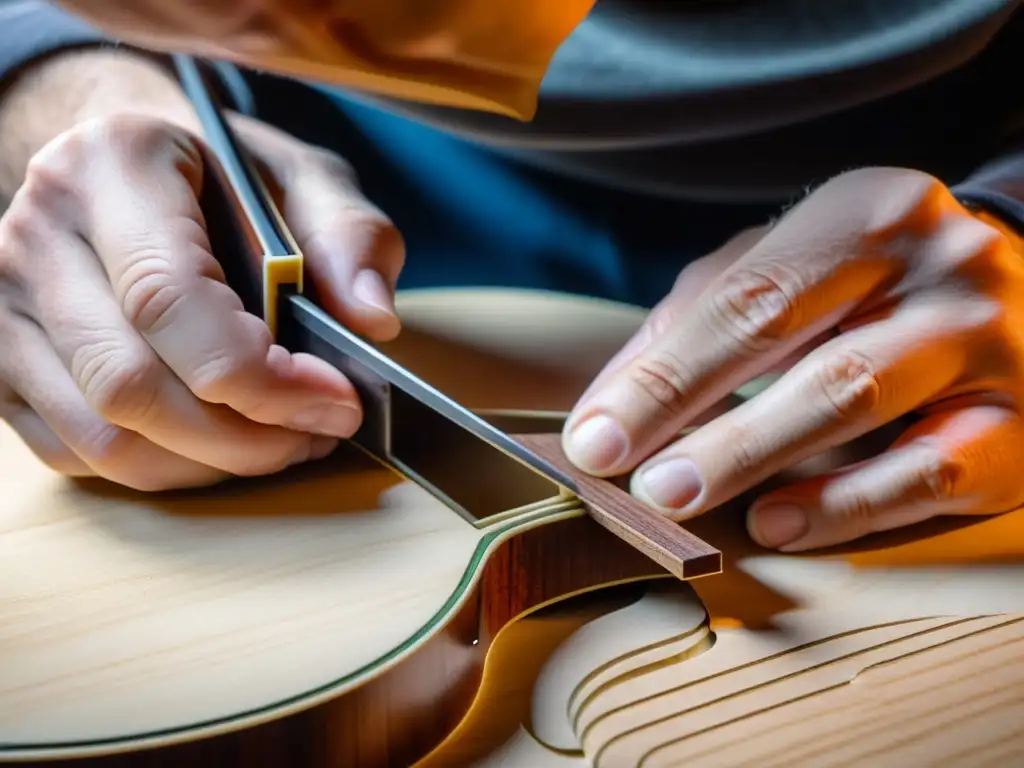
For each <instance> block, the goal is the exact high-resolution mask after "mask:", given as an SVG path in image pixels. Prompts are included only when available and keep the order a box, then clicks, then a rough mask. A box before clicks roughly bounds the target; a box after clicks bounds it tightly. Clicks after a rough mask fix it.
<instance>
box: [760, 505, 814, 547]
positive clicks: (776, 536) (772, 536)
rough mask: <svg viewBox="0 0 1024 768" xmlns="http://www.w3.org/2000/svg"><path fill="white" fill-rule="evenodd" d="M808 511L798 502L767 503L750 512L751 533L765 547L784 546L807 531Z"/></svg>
mask: <svg viewBox="0 0 1024 768" xmlns="http://www.w3.org/2000/svg"><path fill="white" fill-rule="evenodd" d="M807 525H808V524H807V513H805V512H804V511H803V510H802V509H800V507H798V506H797V505H796V504H766V505H765V506H763V507H758V508H755V509H753V510H752V511H751V513H750V523H749V526H748V527H749V528H750V535H751V536H753V537H754V539H755V540H756V541H757V543H758V544H760V545H761V546H763V547H772V548H775V547H784V546H785V545H787V544H790V543H792V542H794V541H796V540H797V539H799V538H800V537H801V536H803V535H804V534H805V533H807Z"/></svg>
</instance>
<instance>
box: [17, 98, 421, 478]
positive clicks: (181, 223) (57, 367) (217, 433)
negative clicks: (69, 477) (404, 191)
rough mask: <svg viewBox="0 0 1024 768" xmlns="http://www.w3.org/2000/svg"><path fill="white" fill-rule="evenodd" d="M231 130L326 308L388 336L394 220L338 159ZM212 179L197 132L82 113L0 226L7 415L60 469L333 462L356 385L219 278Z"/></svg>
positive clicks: (125, 470) (28, 178)
mask: <svg viewBox="0 0 1024 768" xmlns="http://www.w3.org/2000/svg"><path fill="white" fill-rule="evenodd" d="M237 127H238V128H239V130H240V133H241V134H242V136H243V137H244V140H245V141H246V143H247V144H248V146H249V148H250V149H251V151H252V152H253V154H254V155H255V157H256V158H257V161H258V162H259V163H260V164H261V165H262V166H263V167H264V170H265V171H266V173H267V174H268V175H269V176H270V177H272V186H273V187H274V188H276V189H278V190H281V196H282V207H283V213H284V215H285V217H286V218H287V220H288V223H289V224H290V227H291V229H292V231H293V232H294V234H295V236H296V238H297V239H298V240H299V242H300V247H301V248H302V249H303V251H304V253H305V255H306V266H307V274H308V275H309V279H311V281H312V282H313V283H314V284H315V287H316V288H317V289H318V294H319V297H320V299H321V302H322V303H323V305H324V306H325V308H326V309H327V310H328V311H330V312H331V313H333V314H334V315H335V316H336V317H338V318H339V319H340V320H341V321H343V322H345V323H346V324H347V325H349V326H350V327H352V328H353V329H355V330H357V331H359V332H361V333H365V334H368V335H369V336H371V337H375V338H377V339H386V338H390V337H392V336H394V335H395V334H396V333H397V332H398V320H397V317H396V316H395V314H394V308H393V304H392V291H393V287H394V282H395V280H396V279H397V276H398V272H399V270H400V269H401V267H402V263H403V247H402V241H401V238H400V237H399V236H398V233H397V232H396V231H395V229H394V227H393V226H392V224H391V223H390V222H389V220H388V219H387V218H386V217H384V216H383V214H381V213H380V212H379V211H378V210H377V209H376V208H374V207H373V206H372V205H370V204H369V203H367V202H366V201H365V200H364V199H363V197H362V196H361V195H360V193H359V190H358V188H357V186H356V184H355V181H354V179H353V177H352V174H351V172H350V169H349V167H348V166H347V165H346V164H345V163H343V162H342V161H341V160H340V159H338V158H337V157H334V156H332V155H328V154H326V153H325V152H323V151H320V150H317V149H314V148H312V147H309V146H306V145H304V144H302V143H300V142H298V141H296V140H294V139H292V138H291V137H289V136H286V135H284V134H281V133H279V132H277V131H275V130H273V129H271V128H269V127H267V126H265V125H263V124H260V123H256V122H253V121H239V122H238V124H237ZM213 183H216V181H215V180H214V175H213V174H212V173H210V169H209V167H208V166H206V165H205V164H204V153H203V152H202V151H201V141H200V140H199V139H198V138H196V136H195V135H194V134H193V133H191V132H190V131H189V130H187V129H185V128H184V127H181V126H179V125H175V124H172V123H171V122H168V121H165V120H161V119H157V118H152V117H149V116H147V115H139V114H134V115H126V114H117V115H112V116H107V117H99V118H95V119H89V120H85V121H83V122H80V123H77V124H75V125H74V126H73V127H72V128H70V129H68V130H65V131H63V132H62V133H60V135H58V136H57V137H56V138H54V139H53V140H51V141H49V142H48V143H47V144H46V145H45V146H44V147H43V148H42V149H41V150H39V151H38V152H36V153H35V155H34V157H33V159H32V161H31V163H30V164H29V166H28V170H27V173H26V174H25V177H24V181H23V183H22V184H21V186H20V188H19V189H18V190H17V192H16V193H15V194H14V196H13V200H12V202H11V204H10V206H9V208H8V210H7V211H6V212H5V213H4V215H3V218H2V219H0V350H2V352H0V416H2V417H3V418H5V419H6V420H8V421H9V422H10V423H11V424H12V425H13V426H14V428H15V429H16V430H17V431H18V432H19V433H20V434H21V436H22V438H24V440H25V441H26V442H27V444H28V445H29V446H30V447H31V448H32V449H33V450H34V451H35V452H36V454H37V455H39V456H40V457H41V458H42V459H43V460H44V461H46V462H47V463H48V464H50V465H51V466H53V467H54V468H56V469H58V470H60V471H63V472H65V473H67V474H73V475H90V474H96V475H100V476H103V477H106V478H108V479H111V480H114V481H116V482H118V483H122V484H124V485H127V486H131V487H134V488H137V489H143V490H156V489H166V488H179V487H186V486H197V485H204V484H208V483H212V482H216V481H218V480H221V479H223V478H225V477H227V476H231V475H240V476H244V475H262V474H268V473H272V472H275V471H277V470H280V469H283V468H284V467H287V466H289V465H292V464H295V463H299V462H303V461H306V460H308V459H310V458H313V457H319V456H322V455H324V454H326V453H327V452H329V451H330V450H331V449H332V448H333V447H334V445H335V444H336V443H337V438H340V437H347V436H349V435H351V434H352V433H353V432H354V430H355V429H356V428H357V427H358V425H359V423H360V420H361V417H362V416H361V409H360V403H359V401H358V398H357V396H356V393H355V391H354V389H353V387H352V385H351V383H350V382H349V381H347V380H346V379H345V377H344V376H342V374H341V373H340V372H338V371H337V370H336V369H335V368H333V367H332V366H330V365H328V364H327V363H325V362H323V361H322V360H319V359H318V358H315V357H313V356H310V355H305V354H291V353H289V352H288V351H286V350H285V349H284V348H282V347H280V346H277V345H275V344H274V343H273V339H272V338H271V335H270V333H269V331H268V329H267V326H266V325H265V324H264V322H263V321H262V320H261V319H260V318H259V317H256V316H255V315H252V314H248V313H247V312H245V311H244V310H243V307H242V303H241V300H240V299H239V297H238V296H237V295H236V293H235V292H234V291H233V290H232V288H231V287H229V286H228V285H227V284H225V282H224V273H223V270H222V268H221V265H220V264H219V263H218V260H217V258H216V254H214V253H212V252H211V246H210V242H209V239H208V236H207V232H206V229H205V225H206V221H205V218H204V211H203V210H202V208H201V207H200V193H201V190H202V189H203V187H204V185H208V184H213ZM253 269H254V270H255V269H258V265H257V264H256V263H254V264H253Z"/></svg>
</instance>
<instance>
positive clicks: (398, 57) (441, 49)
mask: <svg viewBox="0 0 1024 768" xmlns="http://www.w3.org/2000/svg"><path fill="white" fill-rule="evenodd" d="M594 1H595V0H426V2H424V0H346V2H345V3H338V4H337V6H340V7H342V8H343V11H341V12H339V13H338V14H333V15H331V16H330V17H329V18H324V17H320V18H319V19H318V22H317V24H316V26H315V27H312V26H306V25H303V27H304V28H302V29H296V30H292V32H293V34H292V35H291V37H292V39H293V40H294V41H295V42H296V45H295V47H294V49H293V50H294V53H292V52H291V51H287V50H286V51H285V52H280V51H279V52H275V53H272V54H270V55H269V56H264V57H261V58H263V59H264V63H265V64H266V65H267V66H269V67H276V68H281V69H283V70H285V71H291V72H300V73H301V74H302V75H304V76H307V77H311V78H314V79H318V80H321V81H323V82H329V83H332V84H334V85H339V86H342V87H347V88H351V89H354V90H362V91H368V92H371V93H375V94H379V95H384V96H390V97H395V98H401V99H407V100H413V101H420V102H427V103H433V104H439V105H444V106H451V107H459V108H464V109H475V110H483V111H488V112H495V113H498V114H503V115H507V116H509V117H513V118H516V119H518V120H524V121H526V120H530V119H532V118H533V116H534V113H535V112H536V109H537V97H538V92H539V90H540V84H541V80H543V78H544V75H545V73H546V72H547V69H548V66H549V65H550V62H551V59H552V57H553V56H554V55H555V53H556V51H557V50H558V48H559V46H560V45H561V44H562V43H563V42H564V41H565V39H566V38H568V37H569V35H570V34H571V33H572V31H573V30H574V29H575V28H576V27H577V26H578V25H579V24H580V22H582V21H583V19H584V18H586V16H587V14H588V13H589V12H590V10H591V8H592V7H593V4H594ZM281 21H282V22H284V23H287V20H286V19H281Z"/></svg>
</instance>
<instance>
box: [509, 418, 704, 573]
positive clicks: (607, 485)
mask: <svg viewBox="0 0 1024 768" xmlns="http://www.w3.org/2000/svg"><path fill="white" fill-rule="evenodd" d="M512 439H513V440H516V441H517V442H518V443H520V444H521V445H523V446H524V447H526V448H529V449H530V450H531V451H533V452H534V453H536V454H537V455H538V456H540V457H542V458H543V459H545V460H547V461H548V462H549V463H551V464H552V465H553V466H555V467H556V468H558V469H560V470H562V471H563V472H565V473H566V474H567V475H569V476H570V477H571V478H572V479H573V480H574V481H575V482H576V484H577V487H578V490H577V493H578V495H579V497H580V499H581V500H582V501H583V506H584V508H585V509H586V510H587V512H588V513H589V514H590V516H591V517H593V518H594V520H596V521H597V522H598V523H599V524H600V525H602V526H603V527H605V528H607V529H608V530H609V531H611V532H612V533H614V534H615V535H616V536H618V537H619V538H621V539H622V540H623V541H627V542H629V543H630V544H631V545H632V546H634V547H636V548H637V549H639V550H640V551H641V552H643V553H644V554H646V555H647V556H648V557H650V558H651V559H652V560H654V561H655V562H656V563H658V564H660V565H661V566H662V567H663V568H665V569H666V570H667V571H669V572H670V573H672V574H673V575H675V576H676V577H678V578H680V579H693V578H697V577H699V576H708V575H711V574H714V573H720V572H721V570H722V553H721V552H719V551H718V550H717V549H715V548H714V547H712V546H711V545H710V544H708V543H707V542H705V541H702V540H701V539H700V538H698V537H697V536H694V535H693V534H692V533H690V532H689V531H687V530H686V529H685V528H683V527H682V526H681V525H679V524H678V523H674V522H672V521H671V520H669V519H668V518H667V517H665V516H664V515H662V514H660V513H658V512H657V511H656V510H653V509H651V508H650V507H648V506H646V505H645V504H643V503H641V502H640V501H637V500H636V499H634V498H633V497H632V496H630V495H629V494H628V493H626V492H625V491H623V490H622V489H621V488H619V487H618V486H616V485H615V484H614V483H612V482H611V481H609V480H602V479H600V478H596V477H593V476H591V475H588V474H586V473H584V472H581V471H580V470H579V469H577V468H576V467H575V466H573V464H572V463H571V462H570V461H569V459H568V458H566V456H565V453H564V451H563V450H562V439H561V436H560V435H557V434H534V435H512Z"/></svg>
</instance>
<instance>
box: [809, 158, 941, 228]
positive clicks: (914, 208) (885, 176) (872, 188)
mask: <svg viewBox="0 0 1024 768" xmlns="http://www.w3.org/2000/svg"><path fill="white" fill-rule="evenodd" d="M826 190H828V191H829V192H832V193H835V192H838V194H839V197H841V198H843V199H846V200H850V201H851V202H852V201H856V200H859V201H867V207H866V209H865V208H864V203H861V209H862V210H866V213H867V215H866V217H865V220H864V222H863V231H864V234H865V236H866V237H867V239H868V240H869V241H877V240H885V239H888V238H891V237H892V236H894V235H897V236H900V237H902V236H903V234H904V233H906V232H921V231H922V230H927V229H930V228H932V227H934V226H936V225H937V224H938V221H939V219H940V218H941V212H942V211H943V210H944V209H946V208H948V207H949V205H950V204H951V203H952V202H953V197H952V195H951V194H950V192H949V190H948V189H947V188H946V186H945V184H943V183H942V182H941V181H940V180H939V179H938V178H936V177H935V176H932V175H931V174H928V173H924V172H922V171H916V170H910V169H905V168H886V167H878V168H858V169H855V170H851V171H847V172H845V173H842V174H840V175H839V176H836V177H834V178H833V179H831V180H830V181H828V182H826V183H825V184H824V185H822V187H820V188H819V191H820V192H824V191H826Z"/></svg>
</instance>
